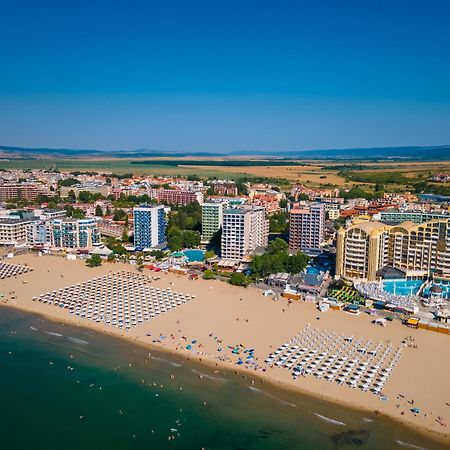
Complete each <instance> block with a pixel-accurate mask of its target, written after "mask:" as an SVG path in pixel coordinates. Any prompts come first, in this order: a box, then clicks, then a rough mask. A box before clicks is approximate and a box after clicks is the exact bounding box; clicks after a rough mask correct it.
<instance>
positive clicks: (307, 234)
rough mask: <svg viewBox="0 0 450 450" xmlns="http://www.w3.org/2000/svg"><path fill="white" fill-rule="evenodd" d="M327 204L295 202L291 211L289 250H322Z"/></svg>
mask: <svg viewBox="0 0 450 450" xmlns="http://www.w3.org/2000/svg"><path fill="white" fill-rule="evenodd" d="M325 214H326V211H325V206H324V205H323V204H321V203H313V204H311V205H309V206H299V205H298V204H295V205H294V206H293V208H292V209H291V210H290V212H289V251H290V252H292V253H294V252H295V253H296V252H299V251H303V252H307V253H317V252H320V249H321V244H322V242H323V241H324V237H325Z"/></svg>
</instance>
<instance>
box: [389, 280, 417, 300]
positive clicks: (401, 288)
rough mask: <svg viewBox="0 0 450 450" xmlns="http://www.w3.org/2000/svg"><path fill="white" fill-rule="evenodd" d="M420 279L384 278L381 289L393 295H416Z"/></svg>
mask: <svg viewBox="0 0 450 450" xmlns="http://www.w3.org/2000/svg"><path fill="white" fill-rule="evenodd" d="M422 283H423V281H422V280H385V281H383V289H384V290H385V291H386V292H388V293H389V294H394V295H403V296H405V297H406V296H408V295H417V293H418V292H419V289H420V286H422Z"/></svg>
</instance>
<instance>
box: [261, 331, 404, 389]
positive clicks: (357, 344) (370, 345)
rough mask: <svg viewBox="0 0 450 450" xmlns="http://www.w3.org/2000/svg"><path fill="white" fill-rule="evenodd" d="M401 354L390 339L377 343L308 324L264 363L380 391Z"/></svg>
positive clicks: (295, 374)
mask: <svg viewBox="0 0 450 450" xmlns="http://www.w3.org/2000/svg"><path fill="white" fill-rule="evenodd" d="M400 356H401V349H400V348H394V347H393V346H392V345H391V344H390V342H388V341H385V342H378V343H374V342H372V341H371V340H368V339H363V338H359V339H355V338H354V337H353V336H344V335H338V334H337V333H334V332H328V331H323V330H322V331H321V330H317V329H313V328H311V327H310V326H308V327H306V328H305V329H304V330H302V331H301V332H300V333H299V334H298V335H297V336H295V337H294V338H293V339H291V340H290V341H289V342H286V343H284V344H282V345H281V346H280V347H278V349H277V350H275V351H274V352H273V353H271V354H269V356H268V357H267V358H266V360H265V363H266V364H268V365H269V366H271V367H279V368H284V369H287V370H289V371H291V373H292V376H293V378H294V379H297V378H298V377H299V376H304V377H307V376H310V375H312V376H314V377H316V378H318V379H324V380H326V381H329V382H337V383H338V384H340V385H345V386H348V387H350V388H357V387H358V388H359V389H361V390H362V391H364V392H367V391H370V392H372V393H374V394H377V395H380V394H382V390H383V388H384V386H385V384H386V382H387V381H388V379H389V376H390V375H391V374H392V371H393V369H394V367H395V366H396V365H397V363H398V361H399V359H400Z"/></svg>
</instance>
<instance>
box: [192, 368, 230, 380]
mask: <svg viewBox="0 0 450 450" xmlns="http://www.w3.org/2000/svg"><path fill="white" fill-rule="evenodd" d="M191 370H192V372H194V373H196V374H197V375H201V376H202V377H205V378H209V379H210V380H214V381H227V380H226V378H220V377H214V376H212V375H208V374H207V373H203V372H199V371H198V370H195V369H191Z"/></svg>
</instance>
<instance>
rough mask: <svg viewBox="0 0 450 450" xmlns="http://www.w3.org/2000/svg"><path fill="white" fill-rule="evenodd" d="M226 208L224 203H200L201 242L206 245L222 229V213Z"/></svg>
mask: <svg viewBox="0 0 450 450" xmlns="http://www.w3.org/2000/svg"><path fill="white" fill-rule="evenodd" d="M226 207H227V203H226V202H205V203H202V242H204V243H208V242H209V241H210V240H211V238H212V237H213V236H214V234H215V233H217V231H219V230H220V228H222V224H223V212H224V210H225V208H226Z"/></svg>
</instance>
